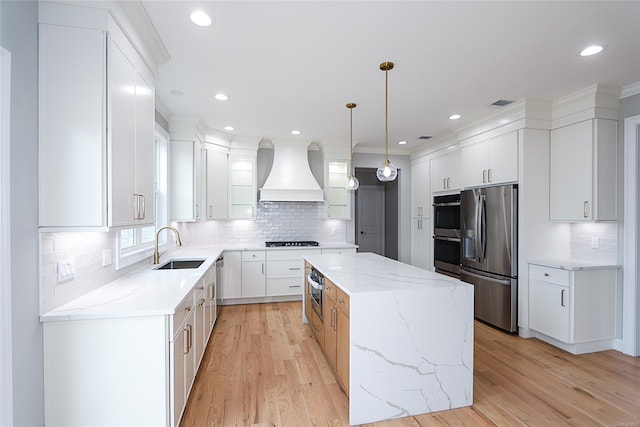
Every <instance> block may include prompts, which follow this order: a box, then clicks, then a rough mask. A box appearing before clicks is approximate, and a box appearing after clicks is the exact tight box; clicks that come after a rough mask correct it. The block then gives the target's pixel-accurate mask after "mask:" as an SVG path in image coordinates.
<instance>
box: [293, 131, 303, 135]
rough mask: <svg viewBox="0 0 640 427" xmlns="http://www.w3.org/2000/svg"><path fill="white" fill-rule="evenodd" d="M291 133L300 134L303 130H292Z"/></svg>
mask: <svg viewBox="0 0 640 427" xmlns="http://www.w3.org/2000/svg"><path fill="white" fill-rule="evenodd" d="M291 133H292V134H293V135H300V133H301V132H300V131H299V130H292V131H291Z"/></svg>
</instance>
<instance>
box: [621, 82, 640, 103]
mask: <svg viewBox="0 0 640 427" xmlns="http://www.w3.org/2000/svg"><path fill="white" fill-rule="evenodd" d="M639 93H640V82H635V83H631V84H629V85H626V86H624V87H623V88H622V94H621V95H620V99H623V98H627V97H629V96H633V95H637V94H639Z"/></svg>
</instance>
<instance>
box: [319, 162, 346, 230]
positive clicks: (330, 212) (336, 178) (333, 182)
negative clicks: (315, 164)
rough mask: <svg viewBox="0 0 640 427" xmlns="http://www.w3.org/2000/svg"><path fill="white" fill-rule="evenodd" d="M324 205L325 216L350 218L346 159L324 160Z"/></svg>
mask: <svg viewBox="0 0 640 427" xmlns="http://www.w3.org/2000/svg"><path fill="white" fill-rule="evenodd" d="M325 176H326V178H325V183H326V184H325V193H326V194H325V202H324V204H325V207H326V210H327V218H335V219H351V203H350V201H351V192H350V191H348V190H347V188H346V183H347V178H348V177H349V162H348V161H347V160H329V161H327V162H326V175H325Z"/></svg>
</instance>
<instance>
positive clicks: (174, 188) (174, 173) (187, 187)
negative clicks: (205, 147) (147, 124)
mask: <svg viewBox="0 0 640 427" xmlns="http://www.w3.org/2000/svg"><path fill="white" fill-rule="evenodd" d="M169 162H170V164H169V169H170V172H171V174H170V182H169V191H170V194H171V198H170V206H169V216H170V218H171V219H172V220H175V221H180V220H182V221H193V220H195V218H196V210H195V205H196V194H195V183H194V179H195V167H196V166H195V165H196V163H195V162H196V159H195V142H194V141H179V140H172V141H171V148H170V155H169Z"/></svg>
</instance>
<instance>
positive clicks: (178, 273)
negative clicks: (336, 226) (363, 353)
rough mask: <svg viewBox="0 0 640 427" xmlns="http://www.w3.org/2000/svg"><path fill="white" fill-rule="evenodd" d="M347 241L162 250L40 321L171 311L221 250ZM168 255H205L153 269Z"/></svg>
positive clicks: (322, 246) (347, 245) (343, 245)
mask: <svg viewBox="0 0 640 427" xmlns="http://www.w3.org/2000/svg"><path fill="white" fill-rule="evenodd" d="M355 247H356V246H355V245H353V244H350V243H343V242H338V243H321V244H320V245H319V246H306V247H287V248H266V247H265V243H264V242H255V243H253V242H248V243H247V242H243V243H232V244H222V245H210V246H183V247H180V248H172V249H171V250H169V251H167V252H166V253H164V254H163V255H162V257H161V259H160V263H159V264H158V265H153V264H151V262H150V261H149V263H148V264H146V265H145V266H143V267H141V268H140V269H138V270H137V271H135V272H133V273H129V274H127V275H125V276H123V277H120V278H118V279H116V280H114V281H112V282H110V283H107V284H106V285H104V286H101V287H99V288H97V289H95V290H93V291H91V292H89V293H87V294H85V295H83V296H81V297H79V298H76V299H74V300H73V301H70V302H68V303H67V304H65V305H63V306H61V307H58V308H56V309H54V310H51V311H49V312H47V313H43V314H42V315H41V316H40V321H42V322H51V321H61V320H81V319H98V318H117V317H135V316H154V315H172V314H175V310H176V308H177V307H178V306H179V305H180V303H181V302H182V301H183V300H184V299H185V298H186V297H187V296H188V295H189V293H190V292H191V291H192V290H193V288H194V287H195V285H196V284H197V283H198V281H199V280H200V279H201V278H202V276H203V275H204V274H205V273H206V272H207V270H208V269H209V268H210V267H211V266H212V265H213V263H214V262H215V260H216V259H217V258H218V257H219V256H220V255H221V254H222V253H223V252H224V251H243V250H265V251H281V250H297V249H318V251H319V250H321V249H343V248H355ZM171 259H204V260H205V261H204V263H202V265H200V266H199V267H198V268H194V269H179V270H156V268H157V267H158V266H160V265H163V264H164V263H165V262H167V261H169V260H171Z"/></svg>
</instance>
